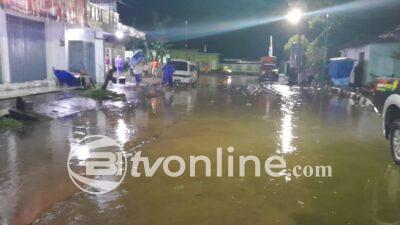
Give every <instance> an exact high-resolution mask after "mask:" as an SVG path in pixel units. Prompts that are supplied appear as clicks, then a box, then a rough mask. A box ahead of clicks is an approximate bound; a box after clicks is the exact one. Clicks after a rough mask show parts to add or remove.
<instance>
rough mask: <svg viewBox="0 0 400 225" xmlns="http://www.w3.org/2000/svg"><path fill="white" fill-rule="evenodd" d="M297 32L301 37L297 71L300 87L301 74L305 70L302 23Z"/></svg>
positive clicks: (299, 24)
mask: <svg viewBox="0 0 400 225" xmlns="http://www.w3.org/2000/svg"><path fill="white" fill-rule="evenodd" d="M297 32H298V35H299V65H298V67H299V68H298V71H297V84H298V85H299V86H300V78H301V72H302V69H303V49H302V48H303V46H302V41H301V22H299V23H298V24H297Z"/></svg>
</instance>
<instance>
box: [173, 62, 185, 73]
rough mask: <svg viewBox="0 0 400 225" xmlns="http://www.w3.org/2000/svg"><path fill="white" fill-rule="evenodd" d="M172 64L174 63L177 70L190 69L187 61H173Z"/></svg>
mask: <svg viewBox="0 0 400 225" xmlns="http://www.w3.org/2000/svg"><path fill="white" fill-rule="evenodd" d="M171 63H172V65H174V67H175V70H181V71H187V70H188V63H187V62H180V61H171Z"/></svg>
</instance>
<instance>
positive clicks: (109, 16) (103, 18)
mask: <svg viewBox="0 0 400 225" xmlns="http://www.w3.org/2000/svg"><path fill="white" fill-rule="evenodd" d="M87 17H88V21H89V25H90V26H91V27H98V28H102V29H104V30H105V31H108V32H114V31H115V30H116V29H117V28H118V22H119V14H118V13H116V12H114V11H111V10H109V9H106V8H103V7H101V6H99V5H96V4H93V3H88V5H87Z"/></svg>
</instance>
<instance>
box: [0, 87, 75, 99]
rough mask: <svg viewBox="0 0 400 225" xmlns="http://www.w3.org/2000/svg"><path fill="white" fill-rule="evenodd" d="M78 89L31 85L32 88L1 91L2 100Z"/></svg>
mask: <svg viewBox="0 0 400 225" xmlns="http://www.w3.org/2000/svg"><path fill="white" fill-rule="evenodd" d="M73 89H76V87H56V86H46V87H30V88H22V89H16V90H4V91H0V100H4V99H10V98H16V97H25V96H32V95H38V94H46V93H53V92H60V91H68V90H73Z"/></svg>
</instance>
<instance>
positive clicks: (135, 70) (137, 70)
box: [133, 61, 144, 86]
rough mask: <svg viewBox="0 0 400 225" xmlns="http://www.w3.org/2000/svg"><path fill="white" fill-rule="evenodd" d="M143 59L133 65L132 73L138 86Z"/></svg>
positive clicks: (140, 79)
mask: <svg viewBox="0 0 400 225" xmlns="http://www.w3.org/2000/svg"><path fill="white" fill-rule="evenodd" d="M143 67H144V61H142V62H140V63H138V64H136V65H135V66H133V75H134V76H135V81H136V86H139V85H140V83H141V82H142V74H143Z"/></svg>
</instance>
